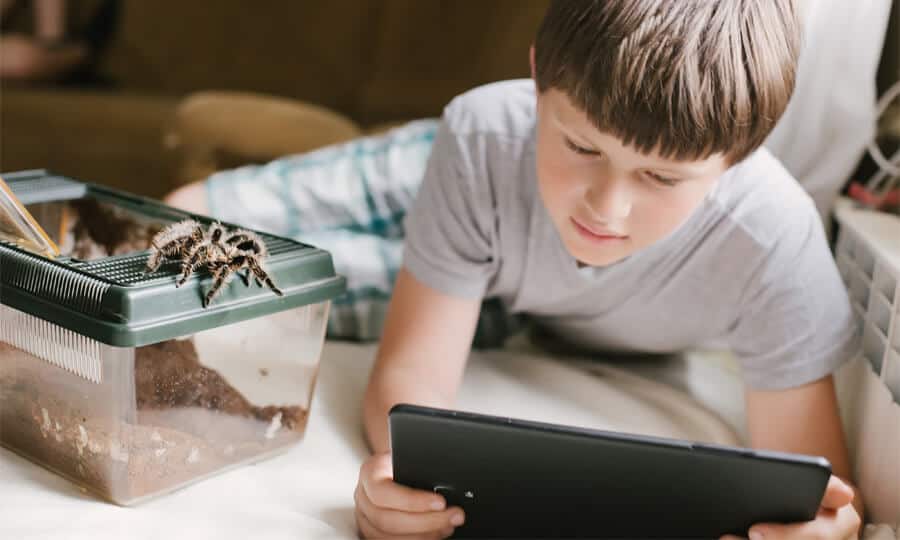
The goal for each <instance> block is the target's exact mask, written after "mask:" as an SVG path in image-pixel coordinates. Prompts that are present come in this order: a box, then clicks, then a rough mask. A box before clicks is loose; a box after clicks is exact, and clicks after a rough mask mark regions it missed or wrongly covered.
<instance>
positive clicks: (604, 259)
mask: <svg viewBox="0 0 900 540" xmlns="http://www.w3.org/2000/svg"><path fill="white" fill-rule="evenodd" d="M565 246H566V251H568V252H569V255H571V256H572V257H574V258H575V260H577V261H578V262H580V263H582V264H585V265H588V266H609V265H611V264H615V263H617V262H619V261H621V260H622V259H624V258H626V257H628V256H629V255H630V254H631V253H630V251H628V250H623V249H604V248H598V247H597V246H584V245H582V244H581V243H580V242H578V241H577V240H576V241H574V242H573V241H571V240H569V241H566V242H565Z"/></svg>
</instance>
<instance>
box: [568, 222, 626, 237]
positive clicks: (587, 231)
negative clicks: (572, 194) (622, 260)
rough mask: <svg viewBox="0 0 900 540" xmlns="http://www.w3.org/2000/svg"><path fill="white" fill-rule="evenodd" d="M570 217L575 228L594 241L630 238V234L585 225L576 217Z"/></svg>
mask: <svg viewBox="0 0 900 540" xmlns="http://www.w3.org/2000/svg"><path fill="white" fill-rule="evenodd" d="M569 219H570V220H571V221H572V225H574V226H575V229H576V230H577V231H578V232H579V233H580V234H581V235H582V236H583V237H585V238H587V239H588V240H591V241H594V242H612V241H616V240H625V239H626V238H628V235H625V234H621V233H619V232H616V231H613V230H610V229H606V228H601V227H596V226H588V225H585V224H583V223H582V222H580V221H578V220H577V219H575V218H574V217H573V218H569Z"/></svg>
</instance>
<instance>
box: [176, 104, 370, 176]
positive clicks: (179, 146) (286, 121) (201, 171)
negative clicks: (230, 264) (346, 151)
mask: <svg viewBox="0 0 900 540" xmlns="http://www.w3.org/2000/svg"><path fill="white" fill-rule="evenodd" d="M360 134H361V131H360V129H359V128H358V127H357V126H356V124H354V123H353V122H352V121H351V120H349V119H348V118H346V117H344V116H342V115H340V114H338V113H336V112H334V111H331V110H329V109H326V108H324V107H320V106H316V105H311V104H308V103H303V102H300V101H296V100H291V99H286V98H278V97H273V96H266V95H262V94H252V93H242V92H200V93H196V94H191V95H189V96H188V97H186V98H185V99H184V100H183V101H182V102H181V103H180V104H179V105H178V107H177V109H176V111H175V114H174V115H173V118H172V119H171V121H170V122H169V125H168V128H167V130H166V134H165V147H166V149H167V151H168V152H172V153H174V154H176V155H175V157H174V159H175V162H176V163H177V164H178V165H177V167H176V170H175V178H174V183H175V185H181V184H184V183H187V182H190V181H193V180H198V179H201V178H205V177H206V176H208V175H210V174H212V173H213V172H215V171H217V170H221V169H226V168H232V167H237V166H240V165H244V164H247V163H260V162H265V161H269V160H272V159H274V158H277V157H281V156H285V155H289V154H296V153H300V152H307V151H310V150H313V149H315V148H319V147H321V146H326V145H329V144H334V143H338V142H342V141H346V140H348V139H352V138H354V137H357V136H359V135H360Z"/></svg>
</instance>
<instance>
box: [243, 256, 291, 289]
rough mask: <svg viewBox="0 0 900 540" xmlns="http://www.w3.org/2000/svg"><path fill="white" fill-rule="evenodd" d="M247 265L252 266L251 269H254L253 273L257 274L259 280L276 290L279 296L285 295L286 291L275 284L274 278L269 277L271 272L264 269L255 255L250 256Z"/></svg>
mask: <svg viewBox="0 0 900 540" xmlns="http://www.w3.org/2000/svg"><path fill="white" fill-rule="evenodd" d="M247 265H248V266H249V267H250V270H252V271H253V274H254V275H255V276H256V279H257V281H258V282H259V281H262V282H263V283H265V284H266V286H267V287H269V288H270V289H272V292H274V293H275V294H277V295H278V296H284V293H283V292H281V289H279V288H278V287H277V286H275V283H274V282H273V281H272V278H270V277H269V274H267V273H266V271H265V270H263V267H262V265H260V264H259V261H257V260H256V259H255V258H253V257H249V258H248V259H247Z"/></svg>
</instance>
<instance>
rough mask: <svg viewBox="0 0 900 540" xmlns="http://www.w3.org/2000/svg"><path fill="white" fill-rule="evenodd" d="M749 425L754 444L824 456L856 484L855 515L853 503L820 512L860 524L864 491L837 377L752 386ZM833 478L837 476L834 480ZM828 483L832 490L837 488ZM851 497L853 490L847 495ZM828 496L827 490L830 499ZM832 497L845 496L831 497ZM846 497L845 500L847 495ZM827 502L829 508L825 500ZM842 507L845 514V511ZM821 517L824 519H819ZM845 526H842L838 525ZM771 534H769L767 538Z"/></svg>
mask: <svg viewBox="0 0 900 540" xmlns="http://www.w3.org/2000/svg"><path fill="white" fill-rule="evenodd" d="M746 402H747V424H748V430H749V434H750V442H751V444H752V446H753V447H754V448H761V449H766V450H776V451H782V452H795V453H801V454H812V455H820V456H823V457H825V458H827V459H828V460H829V461H830V462H831V465H832V471H833V473H834V475H835V476H837V477H839V478H840V479H841V480H843V482H844V483H846V484H848V485H849V486H850V488H852V490H853V492H854V494H855V496H853V500H852V502H853V508H855V513H856V514H857V515H856V516H852V515H847V514H848V510H849V509H850V506H849V504H847V503H846V502H845V503H843V504H837V505H835V506H837V507H839V508H840V507H844V508H842V509H838V510H837V511H836V512H830V513H829V512H820V516H819V518H820V519H822V520H823V522H824V520H826V519H829V520H832V521H841V522H842V523H841V525H847V526H848V527H849V526H851V525H854V522H855V526H854V529H858V527H859V521H861V517H862V516H863V501H862V498H861V496H860V493H859V490H857V489H856V488H855V487H853V485H852V482H851V481H850V480H851V471H850V459H849V457H848V454H847V446H846V443H845V441H844V432H843V429H842V426H841V419H840V415H839V413H838V404H837V396H836V394H835V390H834V378H833V377H832V376H827V377H824V378H822V379H819V380H818V381H815V382H813V383H810V384H807V385H804V386H800V387H797V388H791V389H788V390H777V391H761V390H753V389H749V388H748V389H747V391H746ZM832 480H834V479H832ZM834 484H835V482H831V483H830V484H829V489H828V491H827V493H829V494H830V493H836V492H837V488H834V487H832V486H833V485H834ZM848 496H849V494H848ZM828 498H829V495H826V499H828ZM832 500H841V497H840V496H836V495H835V496H832ZM845 500H846V499H845ZM823 507H824V508H829V506H828V505H826V504H824V501H823ZM842 512H843V514H844V515H843V516H842V515H840V514H841V513H842ZM816 521H819V519H817V520H816ZM839 527H840V525H838V527H836V528H839ZM855 534H856V532H854V536H853V537H854V538H855ZM767 538H768V537H767Z"/></svg>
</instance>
